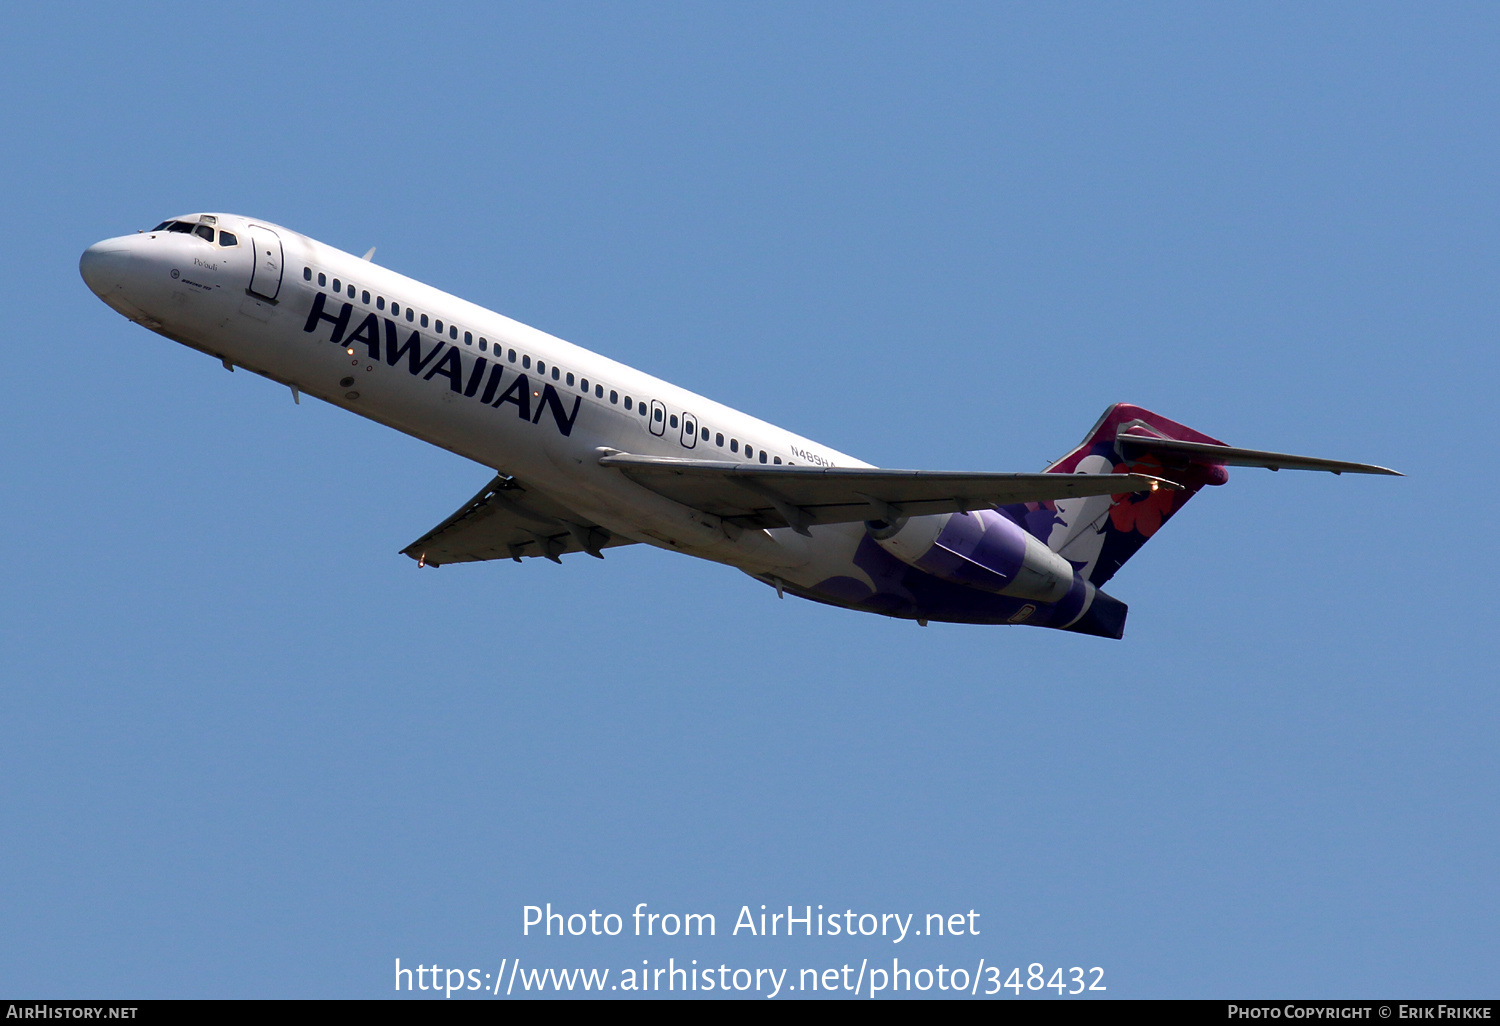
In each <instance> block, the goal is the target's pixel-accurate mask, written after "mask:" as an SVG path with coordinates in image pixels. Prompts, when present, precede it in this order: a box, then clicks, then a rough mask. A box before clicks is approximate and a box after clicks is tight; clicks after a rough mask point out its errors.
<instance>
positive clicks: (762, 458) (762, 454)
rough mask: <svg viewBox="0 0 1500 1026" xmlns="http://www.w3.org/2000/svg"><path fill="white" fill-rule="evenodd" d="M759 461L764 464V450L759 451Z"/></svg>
mask: <svg viewBox="0 0 1500 1026" xmlns="http://www.w3.org/2000/svg"><path fill="white" fill-rule="evenodd" d="M760 461H761V462H762V463H764V462H766V450H764V449H762V450H761V451H760Z"/></svg>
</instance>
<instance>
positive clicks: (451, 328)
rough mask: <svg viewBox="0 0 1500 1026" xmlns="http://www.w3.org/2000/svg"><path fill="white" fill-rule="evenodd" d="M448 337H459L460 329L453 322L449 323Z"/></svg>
mask: <svg viewBox="0 0 1500 1026" xmlns="http://www.w3.org/2000/svg"><path fill="white" fill-rule="evenodd" d="M448 337H449V338H458V329H457V328H455V327H454V326H453V325H451V324H450V325H448ZM470 337H472V336H470Z"/></svg>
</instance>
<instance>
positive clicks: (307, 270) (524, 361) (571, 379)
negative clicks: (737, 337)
mask: <svg viewBox="0 0 1500 1026" xmlns="http://www.w3.org/2000/svg"><path fill="white" fill-rule="evenodd" d="M313 274H314V272H313V269H312V268H311V267H304V268H302V280H303V281H312V280H313ZM317 279H318V287H319V288H325V289H326V288H332V290H333V292H334V294H335V295H340V296H348V297H349V298H350V299H356V298H357V299H358V300H359V301H360V302H361V303H363V304H364V305H365V306H369V305H371V303H370V298H371V297H370V292H369V290H368V289H361V288H359V287H358V286H357V285H355V284H354V283H353V282H344V281H340V280H339V279H338V278H334V279H333V281H332V283H331V284H330V282H329V280H328V275H326V274H324V273H323V272H322V271H318V272H317ZM374 300H375V302H374V306H375V309H377V310H384V309H386V302H385V297H384V296H375V297H374ZM390 314H391V316H392V317H405V318H406V319H407V320H408V321H410V322H412V323H413V324H418V325H420V326H421V327H424V328H426V327H428V326H429V323H428V317H427V315H426V314H424V313H418V312H416V311H415V310H413V309H412V308H411V307H410V306H407V307H405V308H404V309H403V308H402V306H401V304H400V303H397V302H395V301H392V302H391V304H390ZM430 326H431V328H432V330H433V331H434V332H436V333H437V334H438V335H443V334H444V333H445V330H446V334H447V336H448V337H449V338H450V339H453V340H454V341H455V342H456V341H458V336H459V327H458V325H456V324H448V325H446V328H445V326H444V324H443V322H442V321H441V320H439V319H436V318H433V319H432V321H431V325H430ZM463 340H464V345H466V346H472V345H474V333H473V332H471V331H464V332H463ZM479 351H480V352H481V353H489V352H492V351H493V353H494V359H496V360H499V359H501V358H502V356H503V357H504V359H505V360H506V361H507V362H509V363H516V362H517V353H516V351H515V350H514V349H504V348H503V347H502V346H501V344H500V343H499V342H496V343H495V344H494V349H493V350H491V348H490V341H489V339H487V338H484V337H483V336H480V338H479ZM519 359H520V364H521V367H522V368H523V369H524V370H531V369H532V361H531V357H530V356H529V355H527V354H525V353H521V354H519ZM536 372H537V373H538V374H541V375H543V376H546V375H547V373H548V370H547V362H546V361H545V360H537V361H536ZM551 375H552V380H553V381H565V382H566V384H567V386H568V387H569V388H577V389H578V390H579V391H580V392H582V393H583V394H584V395H588V394H589V389H590V384H589V379H588V378H577V377H575V376H574V374H573V372H572V371H568V372H566V373H564V372H563V371H562V370H561V369H560V368H559V367H558V366H557V365H556V364H554V365H553V366H552V370H551ZM575 382H576V384H575ZM592 388H593V393H594V398H595V399H603V398H604V396H605V392H606V387H605V386H604V385H601V384H599V383H598V382H597V381H596V382H594V383H593V385H592ZM607 391H608V393H609V402H610V404H611V405H613V406H619V405H621V396H620V393H619V390H618V389H613V388H610V389H607ZM624 406H625V409H627V410H632V411H636V412H639V413H640V415H641V416H642V417H646V418H648V419H650V418H651V417H653V416H654V417H655V420H656V422H657V423H658V424H660V423H662V420H663V418H665V419H666V421H667V422H668V425H667V426H670V427H671V428H672V429H673V430H676V429H677V426H678V424H679V423H680V422H679V421H678V419H677V414H675V413H673V414H671V415H667V414H666V413H665V412H664V411H663V410H662V408H661V407H660V406H658V407H657V408H656V409H655V410H654V411H652V410H650V409H649V408H648V405H647V403H646V401H645V400H641V401H640V402H636V401H635V400H634V399H632V398H631V397H630V396H628V395H627V396H625V397H624ZM684 426H685V425H684ZM699 434H700V437H701V438H702V440H703V441H705V442H706V441H708V438H709V430H708V428H706V427H700V428H699ZM713 438H714V444H715V445H716V446H718V447H719V448H720V449H722V448H724V447H725V446H724V433H723V432H722V431H720V432H715V433H714V435H713ZM729 451H730V452H732V453H738V452H739V451H740V441H739V439H738V438H731V439H729ZM757 455H758V456H759V458H760V462H762V463H766V462H775V463H777V464H780V463H781V457H780V456H770V455H769V454H768V453H767V452H766V451H765V450H764V449H761V450H760V452H759V453H757V452H756V450H755V447H754V446H752V445H750V444H748V443H746V445H745V459H747V460H750V459H755V458H756V457H757ZM787 465H788V466H795V465H796V464H794V463H792V461H791V460H788V461H787Z"/></svg>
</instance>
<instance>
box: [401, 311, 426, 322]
mask: <svg viewBox="0 0 1500 1026" xmlns="http://www.w3.org/2000/svg"><path fill="white" fill-rule="evenodd" d="M406 319H407V320H408V321H410V320H411V307H407V308H406ZM422 323H423V324H426V323H427V315H426V314H423V315H422Z"/></svg>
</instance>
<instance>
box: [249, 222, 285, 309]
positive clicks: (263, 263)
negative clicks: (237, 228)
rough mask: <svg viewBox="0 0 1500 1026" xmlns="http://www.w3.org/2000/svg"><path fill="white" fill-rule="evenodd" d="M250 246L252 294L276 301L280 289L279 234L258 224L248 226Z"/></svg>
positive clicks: (250, 289)
mask: <svg viewBox="0 0 1500 1026" xmlns="http://www.w3.org/2000/svg"><path fill="white" fill-rule="evenodd" d="M250 246H251V248H252V249H253V250H254V255H255V263H254V264H252V265H251V268H250V287H249V288H248V289H247V290H246V291H247V292H249V293H250V294H251V295H252V296H257V297H259V298H261V299H266V300H269V301H271V302H273V303H274V302H276V295H277V293H279V292H280V291H281V236H279V235H277V234H276V233H275V232H273V231H272V230H271V229H269V228H263V227H261V226H260V225H258V224H252V225H251V226H250Z"/></svg>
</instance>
